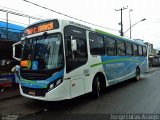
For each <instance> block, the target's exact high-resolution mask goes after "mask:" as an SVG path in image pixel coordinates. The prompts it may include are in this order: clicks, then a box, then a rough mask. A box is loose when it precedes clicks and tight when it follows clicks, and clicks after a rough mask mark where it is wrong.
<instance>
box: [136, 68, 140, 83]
mask: <svg viewBox="0 0 160 120" xmlns="http://www.w3.org/2000/svg"><path fill="white" fill-rule="evenodd" d="M135 80H136V81H139V80H140V70H139V68H137V69H136V76H135Z"/></svg>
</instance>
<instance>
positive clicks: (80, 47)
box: [64, 26, 88, 73]
mask: <svg viewBox="0 0 160 120" xmlns="http://www.w3.org/2000/svg"><path fill="white" fill-rule="evenodd" d="M64 34H65V38H64V39H65V52H66V71H67V73H69V72H70V71H72V70H74V69H76V68H78V67H80V66H82V65H84V64H85V63H86V62H87V58H88V54H87V42H86V31H85V30H84V29H82V28H79V27H75V26H67V27H65V29H64ZM73 39H74V40H76V43H77V50H75V51H72V48H71V40H73Z"/></svg>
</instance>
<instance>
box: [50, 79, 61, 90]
mask: <svg viewBox="0 0 160 120" xmlns="http://www.w3.org/2000/svg"><path fill="white" fill-rule="evenodd" d="M62 81H63V80H62V79H57V80H55V81H54V82H52V83H50V84H49V86H48V91H50V90H52V89H54V88H55V87H57V86H59V85H60V84H61V83H62Z"/></svg>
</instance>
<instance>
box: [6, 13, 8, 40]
mask: <svg viewBox="0 0 160 120" xmlns="http://www.w3.org/2000/svg"><path fill="white" fill-rule="evenodd" d="M6 29H7V40H8V12H6Z"/></svg>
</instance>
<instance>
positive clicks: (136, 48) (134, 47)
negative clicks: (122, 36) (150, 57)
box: [133, 44, 138, 56]
mask: <svg viewBox="0 0 160 120" xmlns="http://www.w3.org/2000/svg"><path fill="white" fill-rule="evenodd" d="M133 54H134V56H138V47H137V45H136V44H133Z"/></svg>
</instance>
